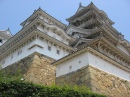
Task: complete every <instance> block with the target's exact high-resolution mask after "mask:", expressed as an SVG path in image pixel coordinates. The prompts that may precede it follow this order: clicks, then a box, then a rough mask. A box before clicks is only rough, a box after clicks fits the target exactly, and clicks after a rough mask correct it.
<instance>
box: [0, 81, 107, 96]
mask: <svg viewBox="0 0 130 97" xmlns="http://www.w3.org/2000/svg"><path fill="white" fill-rule="evenodd" d="M0 97H106V96H103V95H99V94H96V93H92V92H91V91H90V90H88V89H86V90H85V89H82V88H78V87H77V88H71V87H68V86H64V87H60V86H51V87H47V86H40V85H35V84H32V83H28V82H22V81H8V82H4V81H3V82H2V81H1V82H0Z"/></svg>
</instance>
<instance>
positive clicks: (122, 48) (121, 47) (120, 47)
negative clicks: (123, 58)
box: [117, 44, 130, 55]
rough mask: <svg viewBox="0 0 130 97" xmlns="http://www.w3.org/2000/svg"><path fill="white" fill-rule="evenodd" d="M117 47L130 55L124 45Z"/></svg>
mask: <svg viewBox="0 0 130 97" xmlns="http://www.w3.org/2000/svg"><path fill="white" fill-rule="evenodd" d="M117 47H118V48H119V49H120V50H121V51H123V52H124V53H126V54H127V55H130V54H129V52H128V51H127V50H126V49H125V48H124V47H123V46H122V45H120V44H118V45H117Z"/></svg>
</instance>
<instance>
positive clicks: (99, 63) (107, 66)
mask: <svg viewBox="0 0 130 97" xmlns="http://www.w3.org/2000/svg"><path fill="white" fill-rule="evenodd" d="M79 61H81V63H79ZM87 65H91V66H93V67H96V68H98V69H100V70H102V71H105V72H107V73H109V74H112V75H116V76H118V77H120V78H123V79H125V80H129V81H130V73H128V72H126V71H125V70H122V69H120V68H118V67H116V66H115V65H113V64H111V63H109V62H107V61H105V60H103V59H101V58H99V57H97V56H96V55H93V54H91V53H89V52H85V53H82V54H79V55H78V56H75V57H73V58H71V59H69V60H67V61H65V62H63V63H61V64H59V65H57V67H56V77H59V76H61V75H64V74H67V73H70V72H72V71H76V70H78V69H81V68H82V67H84V66H87ZM70 66H72V68H71V70H70V69H69V67H70Z"/></svg>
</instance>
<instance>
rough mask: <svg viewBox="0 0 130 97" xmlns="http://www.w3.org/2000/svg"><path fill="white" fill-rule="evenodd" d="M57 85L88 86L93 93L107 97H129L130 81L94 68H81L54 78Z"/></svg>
mask: <svg viewBox="0 0 130 97" xmlns="http://www.w3.org/2000/svg"><path fill="white" fill-rule="evenodd" d="M56 84H58V85H63V84H67V85H72V86H73V85H80V86H88V87H89V88H90V89H91V90H92V91H93V92H96V93H100V94H105V95H107V96H108V97H130V81H126V80H124V79H121V78H119V77H117V76H114V75H111V74H108V73H106V72H104V71H101V70H99V69H97V68H95V67H92V66H87V67H83V68H81V69H79V70H77V71H75V72H71V73H69V74H66V75H62V76H60V77H58V78H56Z"/></svg>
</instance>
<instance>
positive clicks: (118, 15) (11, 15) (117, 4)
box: [0, 0, 130, 41]
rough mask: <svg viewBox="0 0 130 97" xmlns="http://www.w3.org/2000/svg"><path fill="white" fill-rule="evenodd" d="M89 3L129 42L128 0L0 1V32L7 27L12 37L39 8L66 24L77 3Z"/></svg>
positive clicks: (84, 4) (129, 3) (129, 15)
mask: <svg viewBox="0 0 130 97" xmlns="http://www.w3.org/2000/svg"><path fill="white" fill-rule="evenodd" d="M91 1H92V2H93V3H94V4H95V5H96V6H97V7H98V8H99V9H100V10H103V11H105V13H106V14H107V15H108V17H109V18H110V19H111V20H112V21H113V22H115V24H114V25H113V26H114V28H116V29H117V30H118V31H119V32H121V33H122V34H123V35H125V39H127V40H128V41H130V0H0V30H6V29H7V28H8V27H9V28H10V31H11V32H12V34H13V35H14V34H15V33H17V32H18V31H19V30H20V29H21V28H22V27H21V26H20V23H21V22H23V21H24V20H25V19H26V18H28V17H29V16H30V15H31V14H32V13H33V12H34V10H35V9H38V8H39V7H41V8H42V9H43V10H44V11H46V12H47V13H48V14H50V15H51V16H53V17H55V18H56V19H58V20H61V22H63V23H65V24H68V22H67V21H66V20H65V19H66V18H69V17H70V16H72V15H73V14H74V13H75V12H76V10H77V9H78V6H79V3H80V2H81V3H82V5H83V6H87V5H88V4H90V3H91Z"/></svg>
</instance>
